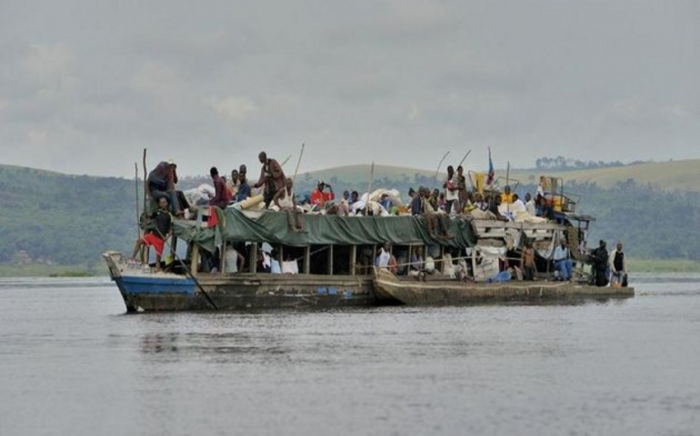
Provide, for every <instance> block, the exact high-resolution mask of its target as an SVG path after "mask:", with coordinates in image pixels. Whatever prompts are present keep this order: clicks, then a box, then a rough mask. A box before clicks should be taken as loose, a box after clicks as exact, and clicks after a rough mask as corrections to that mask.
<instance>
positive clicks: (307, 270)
mask: <svg viewBox="0 0 700 436" xmlns="http://www.w3.org/2000/svg"><path fill="white" fill-rule="evenodd" d="M304 274H311V246H310V245H307V246H306V247H304Z"/></svg>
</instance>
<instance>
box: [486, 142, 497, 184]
mask: <svg viewBox="0 0 700 436" xmlns="http://www.w3.org/2000/svg"><path fill="white" fill-rule="evenodd" d="M494 177H496V171H495V170H494V169H493V161H492V160H491V147H489V173H488V178H487V179H486V184H487V185H489V186H490V185H491V184H493V179H494Z"/></svg>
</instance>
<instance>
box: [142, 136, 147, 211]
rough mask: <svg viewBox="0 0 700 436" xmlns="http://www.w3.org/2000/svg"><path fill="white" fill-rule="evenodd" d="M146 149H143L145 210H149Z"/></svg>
mask: <svg viewBox="0 0 700 436" xmlns="http://www.w3.org/2000/svg"><path fill="white" fill-rule="evenodd" d="M146 150H147V149H145V148H144V149H143V212H144V213H146V210H148V203H147V202H148V174H147V173H146Z"/></svg>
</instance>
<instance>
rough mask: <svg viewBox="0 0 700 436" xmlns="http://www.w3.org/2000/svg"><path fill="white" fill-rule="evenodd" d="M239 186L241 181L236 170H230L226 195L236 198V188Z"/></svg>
mask: <svg viewBox="0 0 700 436" xmlns="http://www.w3.org/2000/svg"><path fill="white" fill-rule="evenodd" d="M240 185H241V180H240V178H239V177H238V170H231V179H230V180H227V181H226V189H228V193H229V196H230V197H231V198H236V196H237V195H238V187H239V186H240Z"/></svg>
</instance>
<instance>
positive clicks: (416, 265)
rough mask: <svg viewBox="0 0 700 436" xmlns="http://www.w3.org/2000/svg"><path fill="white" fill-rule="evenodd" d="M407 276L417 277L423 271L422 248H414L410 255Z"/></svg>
mask: <svg viewBox="0 0 700 436" xmlns="http://www.w3.org/2000/svg"><path fill="white" fill-rule="evenodd" d="M408 267H409V269H408V275H409V276H411V277H418V276H419V274H420V273H421V271H423V248H422V247H416V249H415V250H414V251H413V253H412V254H411V261H410V263H409V265H408Z"/></svg>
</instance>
